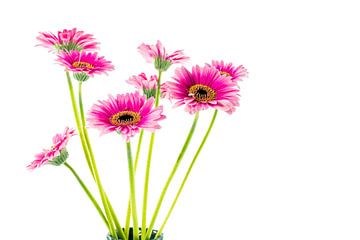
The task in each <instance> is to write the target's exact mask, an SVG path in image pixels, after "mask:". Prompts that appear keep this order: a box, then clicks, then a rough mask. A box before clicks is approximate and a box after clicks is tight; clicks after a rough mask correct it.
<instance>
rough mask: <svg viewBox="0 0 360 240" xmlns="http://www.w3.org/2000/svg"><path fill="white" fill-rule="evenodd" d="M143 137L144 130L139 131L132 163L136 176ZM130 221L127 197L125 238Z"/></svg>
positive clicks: (129, 202)
mask: <svg viewBox="0 0 360 240" xmlns="http://www.w3.org/2000/svg"><path fill="white" fill-rule="evenodd" d="M143 136H144V130H141V131H140V135H139V140H138V144H137V149H136V155H135V163H134V171H135V174H136V169H137V165H138V163H139V157H140V149H141V144H142V139H143ZM130 219H131V199H130V197H129V201H128V209H127V215H126V223H125V235H126V236H129V231H130Z"/></svg>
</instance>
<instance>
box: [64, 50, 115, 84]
mask: <svg viewBox="0 0 360 240" xmlns="http://www.w3.org/2000/svg"><path fill="white" fill-rule="evenodd" d="M57 61H58V62H59V63H60V64H61V65H63V66H64V67H65V68H66V69H68V70H70V71H72V72H73V73H74V77H75V78H76V79H77V80H79V81H86V80H87V79H89V77H93V76H94V74H102V73H105V74H107V71H111V70H114V66H113V65H112V64H111V61H107V60H106V59H105V58H104V57H99V56H98V54H97V53H96V52H79V51H70V52H60V53H59V55H58V59H57Z"/></svg>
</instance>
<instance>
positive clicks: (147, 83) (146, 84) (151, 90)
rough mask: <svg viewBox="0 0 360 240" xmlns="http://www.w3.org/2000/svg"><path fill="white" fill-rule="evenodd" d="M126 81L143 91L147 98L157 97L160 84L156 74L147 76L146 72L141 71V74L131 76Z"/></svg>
mask: <svg viewBox="0 0 360 240" xmlns="http://www.w3.org/2000/svg"><path fill="white" fill-rule="evenodd" d="M126 82H127V83H129V84H131V85H133V86H134V87H135V88H136V89H137V90H139V91H142V92H143V93H144V94H145V95H146V97H147V98H150V97H155V95H156V89H157V84H158V78H157V76H156V75H152V76H150V78H147V77H146V74H145V73H140V74H139V75H134V76H131V77H130V78H129V79H128V80H127V81H126Z"/></svg>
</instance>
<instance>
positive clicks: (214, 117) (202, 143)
mask: <svg viewBox="0 0 360 240" xmlns="http://www.w3.org/2000/svg"><path fill="white" fill-rule="evenodd" d="M217 113H218V110H215V112H214V115H213V117H212V119H211V122H210V125H209V127H208V130H207V131H206V134H205V136H204V138H203V140H202V141H201V144H200V146H199V148H198V150H197V151H196V154H195V156H194V158H193V160H192V162H191V164H190V166H189V168H188V170H187V172H186V174H185V177H184V179H183V181H182V183H181V185H180V188H179V190H178V191H177V194H176V197H175V199H174V201H173V202H172V204H171V207H170V210H169V211H168V213H167V215H166V218H165V220H164V222H163V224H162V225H161V227H160V229H159V231H158V232H157V234H156V236H155V239H156V238H157V237H159V236H160V234H161V233H162V231H163V229H164V227H165V224H166V223H167V221H168V220H169V217H170V215H171V213H172V211H173V210H174V207H175V205H176V202H177V201H178V199H179V196H180V194H181V192H182V190H183V188H184V186H185V183H186V181H187V179H188V178H189V175H190V172H191V170H192V168H193V166H194V164H195V162H196V159H197V158H198V156H199V154H200V152H201V150H202V148H203V147H204V145H205V142H206V140H207V138H208V137H209V134H210V132H211V129H212V127H213V125H214V122H215V119H216V116H217Z"/></svg>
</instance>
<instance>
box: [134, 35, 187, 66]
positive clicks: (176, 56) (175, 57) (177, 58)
mask: <svg viewBox="0 0 360 240" xmlns="http://www.w3.org/2000/svg"><path fill="white" fill-rule="evenodd" d="M138 50H139V52H140V53H141V54H142V55H143V56H144V58H145V60H146V61H147V62H154V64H155V68H156V69H158V70H160V71H166V70H167V69H168V68H169V67H170V66H171V65H172V64H174V63H183V62H185V61H187V60H189V57H187V56H185V55H184V51H183V50H177V51H175V52H173V53H171V54H169V53H167V52H166V50H165V47H164V46H163V45H162V44H161V42H160V41H159V40H158V41H157V42H156V45H148V44H144V43H143V44H141V45H140V46H139V47H138Z"/></svg>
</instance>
